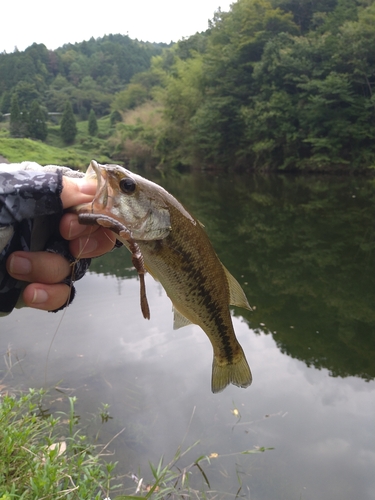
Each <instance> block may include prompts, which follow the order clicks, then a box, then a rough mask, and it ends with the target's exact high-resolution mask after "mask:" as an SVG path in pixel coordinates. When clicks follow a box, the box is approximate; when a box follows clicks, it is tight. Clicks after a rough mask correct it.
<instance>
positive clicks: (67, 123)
mask: <svg viewBox="0 0 375 500" xmlns="http://www.w3.org/2000/svg"><path fill="white" fill-rule="evenodd" d="M60 133H61V136H62V138H63V141H64V142H65V144H72V143H73V142H74V139H75V137H76V135H77V125H76V119H75V118H74V114H73V108H72V105H71V104H70V102H69V101H67V103H66V105H65V110H64V113H63V116H62V119H61V124H60Z"/></svg>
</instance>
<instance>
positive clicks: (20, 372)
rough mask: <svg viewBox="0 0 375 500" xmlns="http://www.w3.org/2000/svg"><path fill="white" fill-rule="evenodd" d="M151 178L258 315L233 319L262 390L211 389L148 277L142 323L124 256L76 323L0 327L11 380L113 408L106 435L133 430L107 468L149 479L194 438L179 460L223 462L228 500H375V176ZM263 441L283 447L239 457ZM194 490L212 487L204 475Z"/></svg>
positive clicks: (99, 269)
mask: <svg viewBox="0 0 375 500" xmlns="http://www.w3.org/2000/svg"><path fill="white" fill-rule="evenodd" d="M156 180H157V181H158V182H159V183H161V184H163V185H164V187H166V188H167V189H168V190H169V191H170V192H172V193H173V194H174V195H175V196H176V197H177V198H178V199H179V200H180V201H182V202H183V204H184V205H185V206H186V207H187V208H188V209H189V210H190V211H191V212H192V213H194V215H195V216H196V217H198V218H199V219H200V221H201V222H202V223H203V224H204V225H205V228H206V230H207V232H208V234H209V236H210V238H211V240H212V242H213V244H214V247H215V249H216V251H217V253H218V254H219V256H220V258H221V260H222V261H223V263H224V264H225V265H226V266H227V267H228V269H229V270H230V271H231V272H232V274H233V275H234V276H235V277H236V278H237V279H238V281H239V282H240V283H241V285H242V286H243V288H244V290H245V292H246V294H247V296H248V298H249V302H250V304H251V305H252V306H253V307H254V311H253V312H249V311H244V310H241V309H237V308H236V309H233V323H234V327H235V330H236V333H237V336H238V339H239V341H240V343H241V345H242V346H243V348H244V351H245V353H246V356H247V359H248V361H249V364H250V366H251V369H252V373H253V378H254V380H253V384H252V386H251V387H249V388H248V389H245V390H244V389H239V388H236V387H233V386H230V387H228V388H227V389H226V390H225V391H224V392H222V393H220V394H217V395H213V394H212V393H211V391H210V379H211V364H212V348H211V346H210V343H209V341H208V339H207V337H206V336H205V334H204V333H203V332H202V331H201V330H200V328H198V327H197V326H188V327H185V328H183V329H180V330H177V331H174V330H173V314H172V307H171V303H170V301H169V299H168V297H167V296H166V294H165V292H164V290H163V289H162V287H161V286H160V284H158V283H157V282H155V281H153V279H152V278H151V277H149V276H148V277H147V292H148V299H149V304H150V308H151V320H150V321H146V320H144V319H143V317H142V314H141V311H140V307H139V282H138V280H137V277H136V275H135V273H134V271H133V270H132V268H131V260H130V258H129V255H128V254H127V253H126V250H124V249H123V250H116V251H115V252H113V253H111V254H108V255H107V256H105V257H103V258H100V259H96V260H95V261H94V263H93V265H92V267H91V272H90V273H89V274H88V275H87V276H86V277H85V278H84V279H83V280H82V281H81V282H78V283H77V284H76V288H77V298H76V300H75V302H74V303H73V304H72V306H71V307H69V308H68V309H67V310H66V311H65V313H57V314H47V313H44V312H40V311H33V310H30V309H23V310H20V311H14V312H13V313H12V314H11V315H10V316H8V317H6V318H2V319H1V325H0V330H1V352H2V354H5V353H6V352H7V351H8V352H11V353H12V360H13V363H14V364H13V367H12V369H11V370H10V372H7V367H6V365H5V361H4V362H2V360H1V363H0V370H1V373H0V379H1V378H2V379H3V381H2V384H4V385H7V386H8V387H9V386H11V387H28V386H35V387H37V386H47V387H53V386H54V385H59V386H60V387H65V388H67V390H68V388H69V390H70V391H71V392H70V393H74V394H75V395H77V396H78V398H79V402H78V408H77V410H78V412H79V413H80V414H82V415H86V414H92V413H95V412H96V413H97V410H98V407H99V406H100V404H101V403H109V404H110V405H111V406H110V414H111V415H112V417H113V419H112V420H110V421H109V422H108V423H107V424H105V425H104V426H103V432H102V437H101V439H103V440H104V441H106V440H109V439H110V438H111V437H112V436H113V435H114V434H116V433H117V432H119V431H120V430H122V429H125V430H124V431H123V432H122V434H121V435H119V436H118V438H116V440H115V441H114V443H113V446H112V451H114V452H115V456H114V457H112V458H114V460H119V462H120V463H119V468H120V470H121V471H123V472H125V473H128V472H135V473H138V471H141V473H142V475H143V476H144V477H145V480H146V481H147V480H148V481H151V480H152V477H151V473H150V471H149V467H148V461H151V462H153V463H157V462H158V461H159V458H160V456H161V455H164V457H165V460H166V461H169V460H170V459H171V458H172V457H173V455H174V453H175V451H176V450H177V448H178V446H179V445H180V444H181V443H182V441H183V439H184V436H185V434H186V437H185V441H184V444H183V448H184V447H188V446H190V445H192V444H193V443H195V442H196V441H198V440H199V443H198V444H197V445H196V446H195V447H194V448H193V450H192V451H191V452H189V454H188V455H187V456H186V458H184V459H183V461H182V463H181V464H180V465H181V466H184V465H187V464H188V463H190V462H191V461H193V460H194V459H196V458H197V457H198V456H200V455H210V454H212V453H217V454H218V455H219V457H218V458H212V460H211V465H209V466H208V465H207V466H205V472H206V474H207V476H208V479H209V481H210V485H211V488H212V489H214V490H218V491H220V492H222V497H223V498H230V495H233V498H234V496H235V494H236V492H237V491H238V490H239V487H240V486H242V488H241V490H240V493H239V495H240V496H241V495H242V496H244V497H245V498H250V499H252V500H254V499H257V500H270V499H275V500H280V499H288V500H291V499H296V500H297V499H298V500H300V499H303V500H315V499H317V498H324V499H325V500H337V499H338V498H340V500H352V499H353V498H361V500H370V499H372V498H373V491H374V487H375V484H374V483H375V481H374V474H373V471H374V466H375V449H374V432H373V429H374V427H373V415H374V409H375V403H374V395H375V384H374V375H375V363H374V359H375V357H374V354H375V353H374V350H375V343H374V340H375V339H374V336H375V335H374V323H375V319H374V296H375V293H374V292H375V286H374V228H373V221H374V207H375V203H374V201H375V200H374V181H373V180H368V179H361V178H351V177H344V178H341V177H332V178H331V177H326V176H324V177H292V176H277V177H273V176H264V177H260V176H249V175H241V176H234V175H232V176H226V175H224V174H220V175H209V174H184V175H178V174H175V175H173V176H172V177H167V178H163V177H157V178H156ZM51 342H52V343H51ZM50 347H51V349H50ZM49 349H50V353H49V356H48V360H47V353H48V350H49ZM5 359H9V358H5ZM234 410H237V411H238V415H237V414H236V413H237V412H234ZM257 447H269V448H273V449H272V450H267V451H265V452H264V453H259V454H255V455H241V454H240V452H241V451H244V450H252V449H256V448H257ZM194 481H195V483H194V486H197V487H202V486H203V483H204V481H203V478H202V476H200V475H197V476H196V477H195V479H193V482H194ZM127 487H128V488H129V489H128V490H127V491H128V492H130V493H134V490H135V485H134V484H133V483H131V481H130V480H128V482H127Z"/></svg>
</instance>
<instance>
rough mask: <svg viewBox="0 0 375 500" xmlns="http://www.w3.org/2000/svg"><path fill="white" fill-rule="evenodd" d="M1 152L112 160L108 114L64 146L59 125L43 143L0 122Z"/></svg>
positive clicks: (59, 160)
mask: <svg viewBox="0 0 375 500" xmlns="http://www.w3.org/2000/svg"><path fill="white" fill-rule="evenodd" d="M0 125H1V127H0V155H1V156H3V157H4V158H6V159H7V160H8V161H9V162H11V163H19V162H22V161H35V162H37V163H39V164H41V165H48V164H52V165H53V164H55V165H64V166H67V167H72V168H79V169H82V170H85V169H86V167H87V166H88V165H89V163H90V161H91V160H92V159H96V160H97V161H99V162H100V163H111V162H112V161H111V158H110V154H111V146H110V145H109V142H108V140H107V139H108V137H109V136H110V135H111V132H112V131H113V129H111V125H110V119H109V117H104V118H101V119H99V120H98V128H99V132H98V136H97V137H90V136H89V134H88V122H87V121H83V122H78V123H77V128H78V133H77V137H76V140H75V142H74V144H72V145H70V146H66V145H65V144H64V142H63V140H62V139H61V137H60V127H59V125H54V124H52V123H49V124H48V136H47V140H46V142H41V141H35V140H32V139H14V138H11V137H9V123H4V122H3V123H1V124H0ZM0 500H1V497H0Z"/></svg>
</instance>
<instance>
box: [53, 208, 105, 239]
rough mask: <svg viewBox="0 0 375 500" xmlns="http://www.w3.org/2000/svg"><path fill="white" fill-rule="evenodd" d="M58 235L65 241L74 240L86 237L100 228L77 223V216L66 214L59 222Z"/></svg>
mask: <svg viewBox="0 0 375 500" xmlns="http://www.w3.org/2000/svg"><path fill="white" fill-rule="evenodd" d="M59 229H60V234H61V236H62V237H63V238H64V239H65V240H74V239H75V238H78V237H79V236H88V235H91V234H93V233H95V232H96V231H98V229H100V226H97V225H93V226H87V225H84V224H80V223H79V222H78V215H76V214H70V213H66V214H64V215H63V217H62V218H61V220H60V226H59Z"/></svg>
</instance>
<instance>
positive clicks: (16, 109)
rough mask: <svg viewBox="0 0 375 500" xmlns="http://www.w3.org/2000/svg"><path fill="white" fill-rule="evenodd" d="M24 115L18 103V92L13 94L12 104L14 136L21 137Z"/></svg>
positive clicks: (12, 132)
mask: <svg viewBox="0 0 375 500" xmlns="http://www.w3.org/2000/svg"><path fill="white" fill-rule="evenodd" d="M21 128H22V116H21V111H20V106H19V104H18V97H17V94H13V96H12V101H11V105H10V135H11V136H12V137H21Z"/></svg>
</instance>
